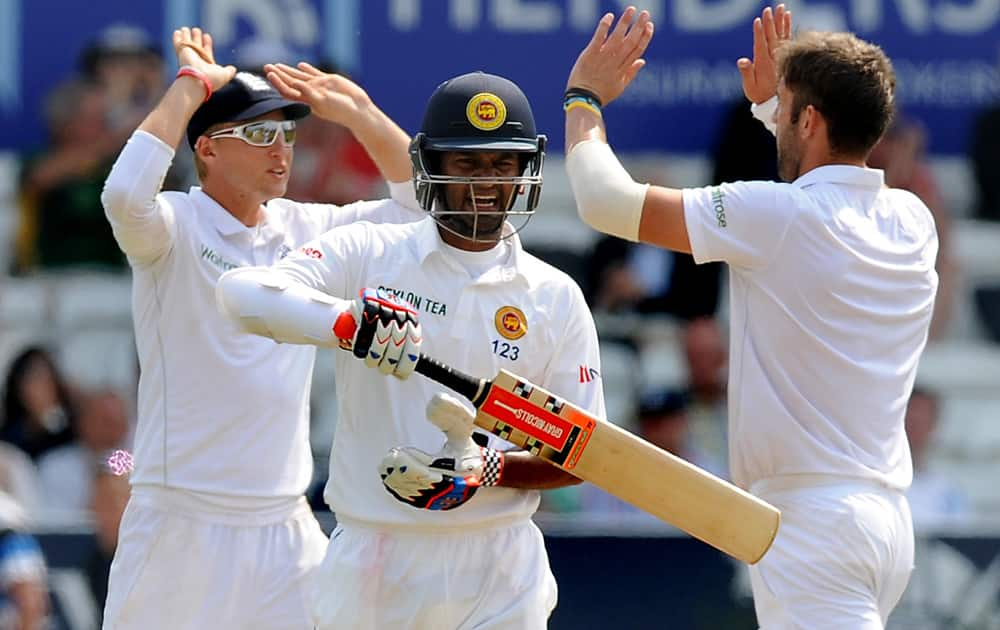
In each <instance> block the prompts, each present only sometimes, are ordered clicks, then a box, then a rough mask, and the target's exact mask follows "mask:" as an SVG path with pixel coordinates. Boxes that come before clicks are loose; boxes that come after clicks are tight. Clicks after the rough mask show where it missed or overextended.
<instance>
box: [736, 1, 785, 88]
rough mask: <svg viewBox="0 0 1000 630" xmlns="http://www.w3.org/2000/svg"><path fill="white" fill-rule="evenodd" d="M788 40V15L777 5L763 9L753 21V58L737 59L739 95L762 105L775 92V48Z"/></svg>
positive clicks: (776, 75)
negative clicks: (740, 83) (741, 93)
mask: <svg viewBox="0 0 1000 630" xmlns="http://www.w3.org/2000/svg"><path fill="white" fill-rule="evenodd" d="M791 37H792V12H791V11H788V10H786V9H785V5H783V4H779V5H778V6H777V7H775V9H774V11H772V10H771V7H767V8H766V9H764V11H763V12H762V13H761V16H760V17H759V18H756V19H755V20H754V21H753V59H752V60H750V59H747V58H746V57H742V58H740V59H739V60H738V61H737V62H736V67H737V68H738V69H739V71H740V75H741V77H742V79H743V93H744V94H745V95H746V97H747V98H748V99H750V101H751V102H753V103H758V104H760V103H763V102H764V101H766V100H768V99H770V98H771V97H772V96H774V95H775V94H777V93H778V65H777V61H776V57H777V51H778V48H779V47H781V45H782V44H783V43H785V42H786V41H788V40H789V39H791Z"/></svg>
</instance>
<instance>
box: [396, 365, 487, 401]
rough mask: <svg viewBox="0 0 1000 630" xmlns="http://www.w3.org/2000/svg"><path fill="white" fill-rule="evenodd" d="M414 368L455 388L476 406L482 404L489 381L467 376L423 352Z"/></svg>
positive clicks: (448, 386) (450, 387) (434, 379)
mask: <svg viewBox="0 0 1000 630" xmlns="http://www.w3.org/2000/svg"><path fill="white" fill-rule="evenodd" d="M414 370H415V371H417V372H419V373H421V374H423V375H424V376H426V377H427V378H429V379H431V380H432V381H437V382H438V383H440V384H442V385H444V386H445V387H447V388H449V389H453V390H455V391H456V392H458V393H459V394H461V395H462V396H465V397H466V398H468V399H469V400H470V401H472V404H473V405H474V406H476V407H479V405H480V404H482V402H483V399H484V398H485V394H486V392H487V391H488V390H489V387H487V385H488V383H489V382H488V381H486V380H485V379H481V378H475V377H474V376H469V375H468V374H466V373H465V372H460V371H459V370H456V369H455V368H453V367H451V366H448V365H445V364H444V363H441V362H440V361H438V360H437V359H432V358H430V357H428V356H426V355H423V354H421V355H420V360H419V361H417V365H416V367H415V368H414Z"/></svg>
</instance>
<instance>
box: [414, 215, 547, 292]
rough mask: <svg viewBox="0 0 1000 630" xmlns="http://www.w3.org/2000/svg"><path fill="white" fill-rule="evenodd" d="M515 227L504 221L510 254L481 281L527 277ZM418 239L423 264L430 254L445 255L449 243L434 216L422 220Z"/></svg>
mask: <svg viewBox="0 0 1000 630" xmlns="http://www.w3.org/2000/svg"><path fill="white" fill-rule="evenodd" d="M513 229H514V228H513V227H512V226H511V225H510V223H504V226H503V230H504V233H505V234H510V235H509V236H508V237H507V239H506V240H507V243H508V244H509V245H510V255H508V256H507V259H506V260H505V261H504V262H503V263H502V264H501V265H500V266H499V267H498V268H494V269H491V270H490V271H488V272H487V273H485V274H484V275H483V276H482V277H481V278H480V281H481V282H509V281H511V280H513V279H514V278H515V277H521V278H524V279H527V276H526V275H525V274H524V271H523V265H522V264H521V262H522V259H523V258H524V248H523V247H522V246H521V238H520V236H518V235H517V234H516V233H515V234H512V233H511V232H512V231H513ZM416 241H417V260H419V261H420V264H421V265H423V264H424V261H425V260H427V258H428V256H431V255H435V256H440V257H442V258H444V257H445V256H444V252H443V249H444V248H445V247H447V246H448V245H447V244H446V243H445V242H444V241H442V240H441V234H440V233H439V232H438V225H437V222H436V221H435V220H434V217H427V218H425V219H424V220H423V221H422V225H421V226H420V229H419V230H417V232H416Z"/></svg>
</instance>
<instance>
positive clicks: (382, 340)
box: [333, 289, 423, 379]
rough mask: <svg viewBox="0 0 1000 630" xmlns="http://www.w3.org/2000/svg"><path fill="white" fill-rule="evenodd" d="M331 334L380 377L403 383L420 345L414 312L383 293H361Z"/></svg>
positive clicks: (408, 306)
mask: <svg viewBox="0 0 1000 630" xmlns="http://www.w3.org/2000/svg"><path fill="white" fill-rule="evenodd" d="M333 333H334V334H335V335H337V337H338V338H339V339H341V340H343V341H344V342H346V343H347V344H348V345H349V346H350V348H351V349H353V351H354V356H356V357H358V358H359V359H361V358H363V359H364V360H365V365H367V366H368V367H372V368H378V370H379V371H380V372H382V373H383V374H392V375H393V376H395V377H397V378H399V379H405V378H406V377H408V376H409V375H410V374H413V369H414V368H415V367H416V366H417V361H419V359H420V346H421V344H422V343H423V339H422V334H421V330H420V323H419V322H418V321H417V312H416V311H415V310H414V309H413V307H412V306H410V305H409V304H407V303H405V302H403V301H402V300H400V299H399V298H397V297H396V296H394V295H392V294H391V293H389V292H387V291H384V290H382V289H364V290H363V291H361V294H360V295H359V296H358V297H357V298H355V299H354V301H353V302H352V303H351V306H350V308H348V310H347V311H345V312H343V313H341V314H340V316H339V317H338V318H337V321H336V323H335V324H334V326H333Z"/></svg>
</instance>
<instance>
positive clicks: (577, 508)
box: [0, 25, 1000, 628]
mask: <svg viewBox="0 0 1000 630" xmlns="http://www.w3.org/2000/svg"><path fill="white" fill-rule="evenodd" d="M236 56H237V58H236V59H234V60H233V61H234V62H235V63H236V64H237V65H238V66H239V67H241V69H248V70H258V71H259V69H260V67H261V66H262V65H263V63H264V62H276V61H282V62H295V61H297V59H295V58H294V55H293V54H292V53H291V52H290V51H288V50H287V49H284V48H283V47H281V46H280V44H277V43H274V42H267V41H251V42H248V43H246V44H245V45H244V46H242V47H240V48H239V49H238V50H237V51H236ZM317 61H320V60H317ZM320 65H321V66H322V68H323V69H324V70H327V71H335V70H336V66H335V65H334V64H333V63H331V62H328V61H327V62H322V61H320ZM166 81H167V65H166V62H165V59H164V56H163V53H162V51H161V50H160V49H159V48H158V46H156V45H155V44H154V42H153V40H152V39H151V37H150V36H149V34H147V33H145V32H143V31H142V30H140V29H137V28H134V27H130V26H127V25H117V26H112V27H109V28H107V29H105V30H104V31H102V32H101V33H99V34H98V35H97V37H96V38H95V39H94V40H93V41H92V42H91V43H90V44H89V45H88V46H87V47H86V48H85V49H84V50H83V51H81V52H80V53H79V59H78V70H77V73H76V74H75V75H74V76H71V77H66V78H64V79H63V80H62V81H61V82H60V83H59V84H58V85H55V86H53V88H52V90H51V92H50V94H49V96H48V98H47V99H46V104H45V108H44V116H45V122H46V125H47V129H48V144H47V145H46V146H44V147H40V148H39V149H38V150H37V151H35V152H32V153H30V154H27V155H23V156H21V164H22V168H21V179H20V190H19V196H18V199H17V212H18V217H17V230H16V235H15V242H14V243H11V244H10V245H11V247H12V248H13V251H14V255H13V257H12V260H11V268H10V269H9V273H10V274H12V275H15V276H23V277H31V276H33V275H35V274H46V273H62V272H67V271H71V270H81V269H84V270H99V271H102V272H109V273H120V274H124V273H127V264H126V261H125V259H124V257H123V255H122V253H121V251H120V250H119V249H118V247H117V244H116V243H115V241H114V238H113V236H112V234H111V229H110V227H109V225H108V222H107V220H106V219H105V216H104V211H103V208H102V206H101V202H100V194H101V189H102V186H103V182H104V179H105V177H106V176H107V174H108V172H109V170H110V167H111V165H112V163H113V161H114V160H115V158H116V156H117V154H118V152H119V151H120V149H121V147H122V145H123V143H124V142H125V140H126V139H127V137H128V135H129V134H130V133H131V132H132V130H133V129H134V128H135V127H136V125H137V124H138V123H139V122H140V121H141V119H142V118H143V117H144V116H145V115H146V114H147V113H148V112H149V110H150V109H151V108H152V106H153V104H154V103H155V102H156V101H157V100H158V99H159V97H160V95H161V94H162V93H163V91H164V90H165V87H166ZM971 145H972V149H971V153H970V156H969V157H970V160H971V164H972V166H973V172H974V175H975V182H976V186H977V193H978V196H977V202H976V207H975V211H974V212H975V218H977V219H981V220H985V221H1000V177H998V176H997V175H996V172H995V171H996V169H997V165H998V164H1000V105H998V106H997V107H996V108H993V109H991V110H989V111H987V112H984V113H983V115H982V117H981V119H980V120H979V121H978V122H977V126H976V134H975V138H974V141H973V142H972V143H971ZM186 151H187V149H186V147H185V146H183V145H182V147H181V148H180V149H179V155H178V156H177V158H176V159H175V162H174V167H173V168H172V169H171V171H170V173H169V174H168V177H167V180H166V182H165V183H164V187H165V188H166V189H186V188H187V187H189V186H192V185H197V178H196V174H195V172H194V170H193V168H192V161H191V159H190V156H188V155H185V152H186ZM775 158H776V156H775V143H774V139H773V137H772V136H771V135H770V134H769V133H768V132H767V131H766V130H765V129H764V128H763V127H762V126H761V125H760V124H759V123H757V122H756V121H755V120H754V119H753V118H752V117H751V115H750V112H749V108H748V107H747V105H746V103H745V102H743V101H742V100H740V101H739V102H734V103H733V106H732V107H731V108H730V109H729V110H728V113H727V115H726V118H725V120H724V121H723V124H722V125H721V126H720V128H719V135H718V142H717V143H716V147H715V150H714V152H713V154H712V164H713V169H712V181H711V182H704V183H718V182H722V181H734V180H748V179H770V180H774V179H777V173H776V166H775V164H776V159H775ZM870 165H871V166H872V167H876V168H881V169H884V171H885V177H886V183H887V184H888V185H889V186H893V187H899V188H904V189H907V190H910V191H912V192H913V193H914V194H916V195H917V196H919V197H920V198H921V199H923V200H924V202H925V203H926V204H927V205H928V206H929V207H930V208H931V210H932V212H933V213H934V216H935V219H936V221H937V226H938V232H939V236H940V244H941V249H940V254H939V257H938V263H937V266H938V271H939V274H940V288H939V294H938V300H937V307H936V311H935V315H934V320H933V324H932V328H931V337H932V339H939V338H942V337H943V336H944V335H946V331H947V330H948V327H949V325H950V318H951V315H952V309H953V305H954V303H955V300H956V296H955V292H956V289H955V286H956V278H957V277H958V276H959V275H960V273H961V270H960V269H959V268H958V265H957V263H956V256H955V252H954V244H953V241H952V234H953V229H952V223H953V218H952V213H951V212H950V210H949V208H948V207H947V204H946V203H945V201H944V199H943V196H942V190H941V186H942V183H940V182H938V181H936V180H935V174H934V171H933V170H932V169H931V167H930V163H929V158H928V147H927V134H926V132H925V130H924V129H923V127H922V125H921V123H920V121H919V120H917V119H915V118H912V117H910V116H908V115H907V113H906V112H902V113H901V114H900V115H899V116H898V117H897V120H896V122H895V124H894V126H893V127H892V128H891V129H890V131H889V132H888V134H887V135H886V137H885V138H884V139H883V141H882V142H881V143H880V144H879V145H878V147H877V148H876V150H875V152H874V153H873V154H872V156H871V160H870ZM660 176H662V177H663V178H664V180H666V179H669V176H670V174H669V173H662V174H660ZM383 186H384V184H383V182H382V180H381V177H380V176H379V173H378V170H377V169H376V168H375V166H374V164H373V163H372V162H371V160H370V159H369V158H368V156H367V155H366V153H365V151H364V149H363V148H362V147H361V146H360V144H359V143H358V142H357V141H356V140H355V139H354V138H353V136H351V134H350V133H349V132H348V131H347V130H346V129H344V128H341V127H338V126H336V125H333V124H329V123H325V122H320V121H318V120H310V119H307V120H306V121H303V122H302V123H301V124H300V127H299V134H298V143H297V144H296V148H295V165H294V168H293V174H292V178H291V183H290V186H289V191H288V195H287V196H288V197H289V198H292V199H297V200H302V201H322V202H333V203H338V204H343V203H349V202H352V201H356V200H360V199H373V198H378V197H381V196H382V195H383V194H384V192H385V191H384V188H383ZM545 211H546V210H545V199H544V197H543V202H542V205H541V210H540V212H545ZM530 229H531V228H530V226H529V228H528V230H530ZM553 262H556V264H558V261H553ZM566 270H567V271H568V272H570V273H571V275H574V276H575V277H576V279H577V280H578V282H579V283H580V284H581V286H582V287H583V288H584V291H585V293H586V295H587V299H588V302H589V304H590V305H591V307H592V309H593V310H594V312H595V316H596V318H597V320H598V323H599V324H600V323H601V322H602V321H613V320H614V319H615V318H626V321H633V320H629V319H627V318H639V319H641V320H656V321H665V322H669V328H670V329H671V330H673V331H674V333H673V334H674V335H675V338H674V341H673V343H674V346H673V347H675V348H677V349H678V350H679V356H680V360H681V365H682V368H683V379H682V382H681V383H676V382H655V379H653V380H652V382H646V381H644V380H643V379H639V380H638V381H637V382H634V383H633V385H632V386H633V387H634V389H635V391H634V394H635V396H634V404H633V405H631V406H626V407H625V409H626V410H627V411H628V412H629V413H628V415H627V416H626V417H622V418H615V420H616V421H618V422H620V423H621V424H623V425H624V426H627V427H628V428H630V429H633V430H635V431H636V432H638V433H639V434H641V435H642V436H644V437H645V438H646V439H648V440H650V441H651V442H653V443H655V444H657V445H659V446H660V447H662V448H664V449H666V450H668V451H670V452H673V453H675V454H677V455H680V456H682V457H684V458H685V459H688V460H689V461H692V462H694V463H695V464H697V465H699V466H701V467H702V468H705V469H706V470H709V471H711V472H713V473H715V474H717V475H719V476H722V477H725V476H726V475H727V463H726V462H727V459H728V453H727V448H728V446H727V440H726V369H727V341H726V332H725V327H726V313H725V291H726V278H725V271H724V269H723V267H722V266H721V265H720V264H707V265H695V264H694V261H693V260H692V258H691V257H690V256H687V255H681V254H675V253H671V252H668V251H665V250H660V249H656V248H652V247H649V246H645V245H638V244H632V243H627V242H625V241H621V240H618V239H614V238H610V237H608V238H602V239H600V240H597V241H596V242H595V244H594V245H593V247H592V249H591V250H589V251H588V252H585V253H584V254H582V255H581V260H580V261H579V264H577V265H575V266H574V267H573V268H572V269H569V268H567V269H566ZM977 295H979V296H981V299H979V302H978V307H979V310H980V313H981V315H982V317H983V318H984V319H983V321H982V324H983V325H984V327H985V328H986V329H987V330H993V331H1000V321H996V320H997V319H1000V288H997V287H991V286H988V285H987V286H983V287H981V291H980V293H978V294H977ZM634 333H635V329H634V328H629V327H628V326H626V327H618V328H615V327H610V326H609V327H607V328H602V347H611V346H614V347H616V348H617V349H618V350H620V351H621V352H623V353H624V354H625V356H627V357H630V358H631V360H633V361H635V362H636V363H637V364H638V363H640V362H641V356H642V355H643V353H648V352H654V351H657V350H655V349H651V347H650V345H649V340H648V339H644V338H642V337H639V336H636V335H635V334H634ZM994 334H995V335H996V339H997V340H1000V332H996V333H994ZM58 358H59V353H58V351H57V349H54V348H53V349H47V348H44V347H40V346H30V347H26V348H23V349H20V351H19V352H17V353H15V355H14V356H13V359H12V360H11V361H9V363H7V364H6V373H5V378H4V389H3V393H2V396H3V410H2V414H3V415H2V417H0V440H2V442H0V628H6V627H16V626H13V625H11V624H9V623H7V620H9V619H14V618H16V619H18V620H19V623H20V624H21V625H20V627H23V628H34V627H41V626H40V625H39V624H40V623H41V621H40V620H41V619H44V617H45V615H46V614H47V613H46V611H47V610H48V608H49V600H48V596H47V589H46V586H45V584H46V567H45V559H44V557H43V555H42V552H41V550H40V547H39V545H38V543H37V541H35V539H34V538H33V537H32V532H36V531H39V530H42V529H45V528H52V527H59V526H61V525H65V524H67V523H80V522H84V523H89V524H90V525H91V526H92V527H93V531H94V534H95V537H96V545H95V552H94V555H93V557H92V558H91V559H90V561H89V563H88V566H87V567H86V570H87V575H88V580H89V585H90V589H91V592H92V594H93V596H94V599H95V602H96V603H97V609H98V610H100V608H101V603H102V602H103V599H104V596H105V593H106V580H107V572H108V568H109V566H110V559H111V557H112V555H113V552H114V548H115V545H116V543H117V531H118V522H119V520H120V518H121V514H122V511H123V510H124V506H125V503H126V502H127V498H128V492H129V490H128V483H127V479H126V478H125V477H117V476H115V475H113V474H111V473H110V471H109V470H108V467H107V466H106V460H107V457H108V456H109V454H110V453H111V452H113V451H114V450H115V449H118V448H126V447H127V445H128V444H129V441H130V434H131V429H132V427H133V425H134V414H135V409H134V391H116V390H114V389H100V388H97V389H95V388H85V387H82V386H81V385H79V384H77V383H73V382H69V381H67V380H66V379H65V378H63V376H62V375H61V369H60V364H59V361H58ZM606 369H608V368H607V367H606ZM609 393H610V392H609ZM940 406H941V405H940V401H939V398H938V395H937V393H936V392H935V391H934V390H933V389H930V388H927V387H918V389H917V390H916V391H914V394H913V396H912V398H911V400H910V402H909V407H908V410H907V420H906V427H907V432H908V435H909V437H910V444H911V449H912V452H913V458H914V468H915V477H914V485H913V489H912V491H911V502H912V507H913V512H914V516H915V519H916V520H917V521H918V524H921V523H922V524H930V525H933V524H935V523H941V522H949V523H950V522H961V521H962V520H963V519H968V518H970V517H971V516H972V515H973V508H972V507H971V503H970V501H969V499H968V498H967V497H965V496H964V495H963V493H962V491H961V490H960V489H959V488H958V486H957V484H955V483H954V481H953V480H951V479H949V478H948V477H947V476H946V475H941V474H940V473H939V472H936V471H934V470H933V469H932V468H930V467H928V466H927V461H928V458H927V453H928V451H929V450H931V449H932V448H933V445H934V440H935V434H936V433H935V432H936V429H937V427H938V423H939V416H940ZM319 470H321V471H322V469H321V468H320V469H319ZM319 481H321V480H319ZM543 509H545V510H547V511H549V512H557V513H571V514H579V513H590V514H598V515H602V517H605V518H608V519H612V520H613V519H617V518H620V517H625V518H630V517H638V518H642V515H640V514H638V513H636V511H635V509H634V508H632V507H631V506H629V505H627V504H624V503H622V502H620V501H619V500H617V499H615V498H614V497H612V496H610V495H607V494H606V493H603V492H602V491H600V490H598V489H596V488H593V487H591V486H589V485H586V484H584V485H581V486H576V487H571V488H566V489H562V490H559V491H555V492H551V493H548V494H547V495H546V496H545V498H544V501H543Z"/></svg>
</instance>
